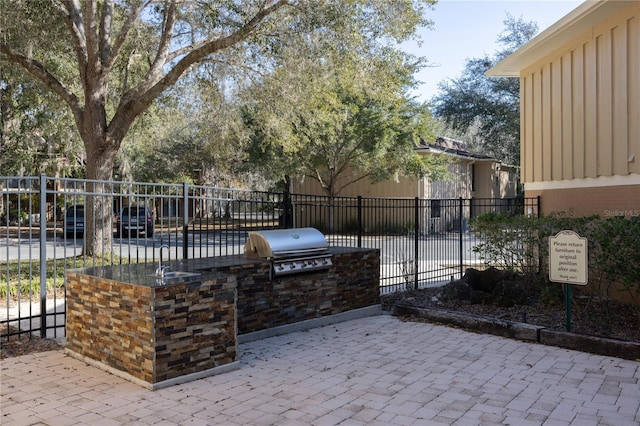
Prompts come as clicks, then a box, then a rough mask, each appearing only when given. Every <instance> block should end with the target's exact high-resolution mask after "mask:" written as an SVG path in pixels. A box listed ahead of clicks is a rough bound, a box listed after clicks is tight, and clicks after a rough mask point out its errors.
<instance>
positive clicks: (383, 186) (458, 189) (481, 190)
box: [291, 160, 516, 199]
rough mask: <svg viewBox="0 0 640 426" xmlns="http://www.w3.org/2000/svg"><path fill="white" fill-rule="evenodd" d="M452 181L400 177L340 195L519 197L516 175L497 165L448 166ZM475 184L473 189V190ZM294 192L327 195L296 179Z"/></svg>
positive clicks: (364, 183)
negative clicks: (517, 194) (517, 195)
mask: <svg viewBox="0 0 640 426" xmlns="http://www.w3.org/2000/svg"><path fill="white" fill-rule="evenodd" d="M447 168H448V170H449V177H447V178H446V179H442V180H437V181H430V180H429V179H419V178H415V177H404V176H400V177H399V178H398V179H397V180H393V179H390V180H388V181H384V182H378V183H371V182H370V181H369V180H367V179H363V180H361V181H358V182H356V183H353V184H351V185H349V186H347V187H345V188H344V189H343V190H342V191H340V194H339V196H341V197H356V196H358V195H360V196H362V197H365V198H366V197H372V198H376V197H381V198H414V197H419V198H458V197H462V198H465V199H466V198H472V197H476V198H503V197H514V196H515V194H516V188H515V186H516V184H515V178H514V176H515V174H514V173H515V171H514V170H513V168H510V167H505V166H502V167H500V166H499V163H496V162H493V161H477V162H473V166H472V165H471V162H470V161H466V160H465V161H452V162H451V163H449V164H448V165H447ZM472 180H473V181H474V183H473V189H474V190H472ZM291 192H293V193H298V194H314V195H326V194H325V192H324V191H323V190H322V188H321V187H320V184H319V183H318V181H317V180H315V179H311V178H305V179H304V180H302V179H294V180H293V186H292V188H291Z"/></svg>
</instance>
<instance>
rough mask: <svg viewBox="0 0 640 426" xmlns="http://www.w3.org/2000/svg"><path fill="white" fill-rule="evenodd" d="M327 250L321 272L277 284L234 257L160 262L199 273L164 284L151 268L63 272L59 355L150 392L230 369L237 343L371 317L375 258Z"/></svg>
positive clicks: (370, 253) (258, 263) (265, 265)
mask: <svg viewBox="0 0 640 426" xmlns="http://www.w3.org/2000/svg"><path fill="white" fill-rule="evenodd" d="M330 252H331V254H332V255H333V265H332V266H331V267H330V268H329V269H327V270H321V271H312V272H305V273H302V274H292V275H283V276H278V277H272V276H271V273H270V272H271V262H270V261H268V260H266V259H248V258H246V257H244V256H242V255H238V256H222V257H214V258H201V259H190V260H174V261H171V262H166V265H169V266H170V268H171V271H181V272H198V273H200V274H201V275H199V276H194V277H187V278H181V279H179V280H178V279H172V280H168V281H167V282H168V284H166V285H158V283H157V281H156V278H155V276H154V272H155V268H156V266H157V264H152V263H148V264H137V265H117V266H112V267H93V268H85V269H82V270H73V271H68V272H67V290H66V291H67V344H66V350H67V352H68V353H69V354H71V355H72V356H75V357H77V358H80V359H83V360H85V361H86V362H88V363H91V364H94V365H96V366H98V367H104V368H106V369H108V370H109V371H111V372H113V373H115V374H118V375H120V376H122V377H125V378H128V379H130V380H132V381H136V382H138V383H140V384H142V385H143V386H145V387H148V388H151V389H158V388H160V387H164V386H169V385H172V384H176V383H182V382H186V381H189V380H194V379H197V378H200V377H204V376H207V375H211V374H218V373H220V372H225V371H228V370H230V369H233V368H237V366H238V351H237V344H238V342H239V341H240V342H241V341H247V340H253V339H256V338H262V337H267V336H269V335H274V334H282V333H284V332H288V331H290V330H291V326H296V325H300V324H309V323H312V322H313V321H319V320H326V319H327V318H330V317H339V316H340V315H344V314H347V315H349V314H351V313H353V312H355V314H353V315H355V316H356V317H357V316H364V315H371V314H375V313H379V308H380V305H379V303H380V290H379V282H380V251H379V250H377V249H362V248H349V247H333V248H331V249H330ZM163 264H165V263H163ZM338 320H339V319H338ZM318 325H320V323H318ZM311 326H313V325H307V326H305V327H306V328H310V327H311ZM316 326H317V325H316ZM239 337H240V338H241V339H239Z"/></svg>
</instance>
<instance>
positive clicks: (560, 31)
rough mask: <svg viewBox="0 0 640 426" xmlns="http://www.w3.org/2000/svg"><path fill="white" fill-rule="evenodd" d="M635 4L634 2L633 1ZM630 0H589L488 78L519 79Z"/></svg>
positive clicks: (490, 73)
mask: <svg viewBox="0 0 640 426" xmlns="http://www.w3.org/2000/svg"><path fill="white" fill-rule="evenodd" d="M631 3H633V2H631ZM629 4H630V2H629V1H628V0H626V1H625V0H588V1H585V2H584V3H582V4H581V5H580V6H578V7H577V8H575V9H574V10H573V11H571V12H569V13H568V14H567V15H565V16H564V17H563V18H561V19H560V20H559V21H557V22H556V23H555V24H553V25H551V26H550V27H549V28H547V29H546V30H544V31H543V32H541V33H540V34H538V35H537V36H535V37H534V38H533V39H531V41H529V42H528V43H527V44H525V45H524V46H522V47H521V48H520V49H518V50H516V51H515V52H513V53H512V54H511V55H509V56H507V57H506V58H504V59H503V60H502V61H500V62H498V63H497V64H496V65H494V66H493V67H492V68H490V69H489V70H488V71H487V72H486V73H485V75H486V76H487V77H520V72H521V71H522V70H523V69H524V68H526V67H527V66H529V65H531V64H533V63H535V62H537V61H538V60H540V59H541V58H542V57H544V56H546V55H548V54H549V53H551V52H553V51H555V50H557V49H559V48H561V47H562V46H564V45H565V44H567V43H568V42H570V41H571V40H572V39H574V38H575V37H577V36H579V35H580V34H583V33H584V32H586V31H589V30H590V29H591V28H593V27H594V26H595V25H596V24H597V23H599V22H601V21H602V20H603V19H604V18H606V17H608V16H611V15H612V14H614V13H616V12H618V11H619V10H622V9H624V8H626V7H628V6H629Z"/></svg>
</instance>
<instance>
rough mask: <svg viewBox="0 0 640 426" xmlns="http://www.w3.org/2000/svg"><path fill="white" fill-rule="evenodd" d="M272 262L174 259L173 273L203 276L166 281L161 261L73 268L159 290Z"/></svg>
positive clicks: (336, 250) (230, 258) (337, 249)
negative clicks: (225, 270) (233, 268)
mask: <svg viewBox="0 0 640 426" xmlns="http://www.w3.org/2000/svg"><path fill="white" fill-rule="evenodd" d="M363 250H376V249H363V248H357V247H330V248H329V252H330V253H332V254H340V253H353V252H357V251H363ZM265 262H269V260H267V259H251V258H247V257H245V256H244V255H233V256H219V257H205V258H198V259H186V260H172V261H167V262H163V263H162V265H163V266H169V270H170V271H173V272H195V273H199V274H200V275H195V276H189V277H180V278H173V279H167V280H164V281H161V280H159V277H157V276H156V274H155V272H156V268H157V267H158V263H157V262H148V263H139V264H127V265H112V266H94V267H89V268H81V269H73V270H71V271H72V272H76V273H80V274H84V275H90V276H95V277H100V278H105V279H109V280H113V281H118V282H124V283H130V284H134V285H143V286H148V287H157V286H161V285H173V284H184V283H191V282H198V281H202V280H203V279H207V278H209V279H210V278H212V277H217V276H221V275H224V274H222V273H220V272H218V271H216V269H217V268H228V267H230V266H243V265H259V264H264V263H265Z"/></svg>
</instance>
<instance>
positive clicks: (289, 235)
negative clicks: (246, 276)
mask: <svg viewBox="0 0 640 426" xmlns="http://www.w3.org/2000/svg"><path fill="white" fill-rule="evenodd" d="M328 247H329V245H328V244H327V240H326V239H325V238H324V235H323V234H322V233H321V232H320V231H318V230H317V229H315V228H294V229H272V230H269V231H250V232H249V238H247V242H246V243H245V245H244V253H245V256H247V257H253V258H278V257H290V256H301V255H313V254H319V253H323V252H325V251H326V250H327V249H328Z"/></svg>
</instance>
